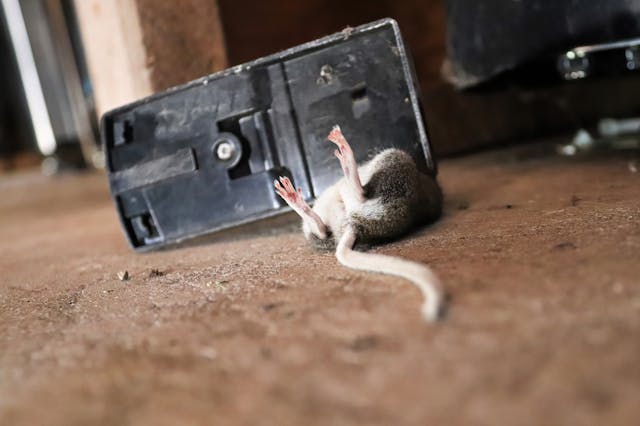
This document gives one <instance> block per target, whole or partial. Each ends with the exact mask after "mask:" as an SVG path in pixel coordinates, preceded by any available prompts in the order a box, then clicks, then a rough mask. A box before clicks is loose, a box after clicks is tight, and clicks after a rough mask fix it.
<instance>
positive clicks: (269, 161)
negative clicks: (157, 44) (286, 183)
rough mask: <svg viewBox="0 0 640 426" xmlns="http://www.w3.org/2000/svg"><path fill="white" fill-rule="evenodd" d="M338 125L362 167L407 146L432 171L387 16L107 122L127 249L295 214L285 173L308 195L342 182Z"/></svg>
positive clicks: (173, 92)
mask: <svg viewBox="0 0 640 426" xmlns="http://www.w3.org/2000/svg"><path fill="white" fill-rule="evenodd" d="M335 124H339V125H340V126H341V128H342V130H343V132H344V134H345V136H346V137H347V139H348V140H349V142H350V144H351V146H352V148H353V151H354V153H355V156H356V159H357V160H358V162H359V163H360V162H363V161H365V160H367V159H368V158H370V157H371V156H373V154H375V153H377V152H379V151H381V150H383V149H385V148H388V147H397V148H401V149H404V150H406V151H407V152H409V153H410V154H412V155H413V157H414V158H415V159H416V161H417V163H418V165H419V167H420V168H421V169H423V171H425V172H427V173H431V174H435V164H434V160H433V158H432V155H431V150H430V147H429V141H428V139H427V133H426V131H425V126H424V122H423V118H422V114H421V110H420V104H419V95H418V92H417V89H416V81H415V78H414V74H413V69H412V64H411V61H410V58H409V56H408V54H407V52H406V50H405V47H404V43H403V41H402V38H401V36H400V31H399V29H398V25H397V23H396V22H395V21H394V20H392V19H384V20H381V21H377V22H373V23H370V24H367V25H363V26H360V27H357V28H355V29H346V30H344V31H342V32H340V33H337V34H334V35H331V36H328V37H325V38H322V39H319V40H315V41H312V42H310V43H306V44H303V45H301V46H297V47H294V48H291V49H288V50H285V51H283V52H280V53H276V54H274V55H271V56H267V57H264V58H260V59H258V60H255V61H253V62H249V63H246V64H243V65H238V66H236V67H233V68H230V69H228V70H225V71H222V72H219V73H216V74H212V75H209V76H207V77H203V78H201V79H198V80H195V81H192V82H190V83H188V84H185V85H183V86H178V87H175V88H172V89H169V90H167V91H165V92H162V93H158V94H155V95H153V96H150V97H148V98H145V99H142V100H140V101H138V102H135V103H132V104H129V105H126V106H123V107H121V108H118V109H116V110H113V111H110V112H108V113H106V114H105V115H104V116H103V117H102V128H101V129H102V142H103V144H104V149H105V155H106V164H107V172H108V178H109V184H110V186H111V192H112V194H113V198H114V201H115V203H116V208H117V210H118V214H119V216H120V220H121V222H122V225H123V227H124V230H125V233H126V235H127V238H128V239H129V242H130V244H131V246H132V247H134V248H135V249H136V250H147V249H152V248H159V247H163V246H165V245H167V244H171V243H177V242H180V241H183V240H185V239H188V238H191V237H195V236H201V235H204V234H208V233H212V232H215V231H218V230H222V229H225V228H229V227H232V226H235V225H239V224H243V223H247V222H251V221H255V220H258V219H262V218H266V217H269V216H273V215H276V214H278V213H281V212H284V211H287V210H289V207H287V205H286V204H285V203H284V201H282V200H281V199H280V198H279V197H278V196H277V194H276V193H275V192H274V190H273V181H274V179H276V178H277V177H278V176H288V177H290V178H291V179H292V180H293V181H294V184H295V185H296V186H298V187H301V188H302V191H303V194H304V196H305V198H307V199H313V198H314V197H316V196H317V195H319V194H320V193H321V192H322V191H324V190H325V189H326V188H327V187H329V186H330V185H331V184H332V183H334V182H335V181H336V180H337V179H338V178H339V177H340V176H341V174H342V171H341V169H340V165H339V163H338V161H337V160H336V159H335V157H334V155H333V151H334V149H335V146H334V145H333V144H332V143H329V142H327V140H326V136H327V134H328V133H329V131H330V130H331V128H332V127H333V126H334V125H335Z"/></svg>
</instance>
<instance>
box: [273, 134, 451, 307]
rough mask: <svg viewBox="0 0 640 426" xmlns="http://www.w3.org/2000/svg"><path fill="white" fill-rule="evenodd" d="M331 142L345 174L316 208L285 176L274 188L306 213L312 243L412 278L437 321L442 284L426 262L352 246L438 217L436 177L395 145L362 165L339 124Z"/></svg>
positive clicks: (355, 262)
mask: <svg viewBox="0 0 640 426" xmlns="http://www.w3.org/2000/svg"><path fill="white" fill-rule="evenodd" d="M328 140H329V141H331V142H333V143H334V144H336V145H337V147H338V149H337V150H336V151H335V155H336V157H337V158H338V160H339V161H340V165H341V167H342V170H343V173H344V177H342V178H341V179H339V180H338V181H337V182H336V183H335V184H333V185H332V186H330V187H329V188H327V189H326V190H325V191H324V192H323V193H322V194H321V195H320V196H319V197H318V198H317V199H316V201H315V203H314V205H313V208H311V207H309V205H308V204H307V203H306V202H305V201H304V199H303V197H302V195H301V191H300V190H299V189H298V190H296V189H295V188H294V187H293V185H292V183H291V181H290V180H289V179H288V178H286V177H281V178H280V180H279V181H275V182H274V186H275V189H276V192H277V193H278V194H279V195H280V196H281V197H282V198H283V199H284V200H285V201H286V202H287V204H289V206H291V207H292V208H293V210H294V211H296V212H297V213H298V214H299V215H300V216H301V217H302V231H303V233H304V235H305V237H306V238H307V239H308V240H309V241H310V242H311V243H312V244H313V246H314V247H316V248H319V249H326V250H333V249H335V250H336V257H337V259H338V261H339V262H340V263H341V264H343V265H345V266H347V267H350V268H354V269H359V270H366V271H371V272H379V273H386V274H390V275H395V276H399V277H402V278H405V279H407V280H409V281H411V282H412V283H414V284H415V285H416V286H417V287H418V288H419V289H420V290H421V291H422V293H423V296H424V303H423V306H422V313H423V316H424V317H425V318H426V319H428V320H435V319H437V318H438V317H439V315H440V312H441V304H442V299H443V298H442V294H441V289H440V287H441V286H440V283H439V281H438V278H437V277H436V275H435V274H434V273H433V272H431V270H430V269H429V268H428V267H427V266H426V265H423V264H420V263H416V262H412V261H408V260H404V259H401V258H397V257H392V256H387V255H382V254H377V253H367V252H362V251H357V250H354V248H355V247H356V246H358V248H360V247H361V246H371V245H375V244H380V243H384V242H387V241H390V240H393V239H396V238H398V237H400V236H402V235H405V234H407V233H408V232H409V231H411V230H412V229H414V228H416V227H417V226H420V225H424V224H427V223H430V222H432V221H434V220H436V219H437V218H438V217H440V214H441V212H442V199H443V196H442V191H441V189H440V187H439V185H438V183H437V181H436V179H435V177H433V176H430V175H426V174H424V173H422V172H420V171H419V170H418V168H417V167H416V164H415V162H414V160H413V158H412V157H411V156H410V155H409V154H408V153H406V152H404V151H402V150H399V149H395V148H390V149H386V150H384V151H382V152H380V153H378V154H377V155H375V156H374V157H373V158H372V159H371V160H369V161H368V162H366V163H364V164H363V165H361V166H358V165H357V164H356V161H355V158H354V156H353V152H352V151H351V148H350V146H349V144H348V142H347V141H346V139H345V137H344V136H343V134H342V132H341V130H340V128H339V127H338V126H335V127H334V128H333V130H332V131H331V133H329V136H328Z"/></svg>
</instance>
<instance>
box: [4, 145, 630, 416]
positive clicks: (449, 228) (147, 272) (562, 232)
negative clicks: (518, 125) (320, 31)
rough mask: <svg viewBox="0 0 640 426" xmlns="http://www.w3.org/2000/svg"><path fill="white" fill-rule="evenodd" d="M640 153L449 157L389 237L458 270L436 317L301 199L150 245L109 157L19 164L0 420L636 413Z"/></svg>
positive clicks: (13, 187) (10, 222)
mask: <svg viewBox="0 0 640 426" xmlns="http://www.w3.org/2000/svg"><path fill="white" fill-rule="evenodd" d="M639 164H640V162H639V161H638V159H637V157H636V159H635V160H634V159H633V158H630V157H629V155H624V154H618V155H613V156H611V155H608V156H604V157H603V156H599V157H595V156H593V157H588V158H584V157H581V158H560V157H557V156H556V155H555V154H551V153H550V154H545V150H543V149H538V148H535V149H534V148H531V147H527V148H518V149H507V150H501V151H495V152H490V153H483V154H476V155H473V156H469V157H465V158H459V159H453V160H447V161H444V162H442V163H441V165H440V180H441V183H442V186H443V187H444V190H445V192H446V195H447V201H446V207H445V214H444V216H443V218H442V220H440V221H439V222H438V223H436V224H434V225H432V226H430V227H428V228H425V229H421V230H418V231H417V232H416V233H415V234H413V235H412V236H410V237H407V238H405V239H403V240H401V241H397V242H394V243H392V244H389V245H386V246H383V247H380V248H378V249H376V250H377V251H379V252H383V253H388V254H394V255H399V256H403V257H405V258H409V259H413V260H417V261H420V262H425V263H428V264H430V265H432V266H433V268H434V269H435V271H437V273H438V274H440V276H441V278H442V280H443V282H444V283H445V286H446V289H447V291H448V293H449V295H450V309H449V312H448V316H447V318H446V320H445V321H443V322H442V323H440V324H437V325H428V324H424V323H423V322H421V320H420V317H419V304H420V299H419V294H418V292H417V291H416V290H415V289H414V288H413V287H412V286H411V285H409V284H407V283H405V282H403V281H402V280H400V279H396V278H392V277H387V276H381V275H374V274H368V273H362V272H355V271H351V270H347V269H345V268H343V267H341V266H339V265H338V264H337V263H336V260H335V258H334V257H333V256H332V255H331V254H318V253H317V252H314V251H312V249H311V248H309V247H308V246H307V244H306V242H305V240H304V239H303V237H302V236H301V234H300V233H299V232H297V228H296V225H295V224H294V221H295V219H294V218H293V217H292V216H285V217H282V218H281V219H280V220H279V221H275V222H272V223H271V224H269V226H267V227H264V226H263V227H251V228H248V229H244V230H240V231H234V232H227V233H224V234H222V235H219V236H218V237H216V238H214V239H213V241H211V242H210V243H209V244H205V245H199V246H192V247H188V248H181V249H174V250H168V251H163V252H159V253H151V254H136V253H134V252H132V251H131V250H130V249H129V247H128V246H127V244H126V242H125V240H124V238H123V235H122V233H121V231H120V229H119V224H118V221H117V218H116V215H115V211H114V208H113V206H112V204H111V200H110V197H109V195H108V190H107V187H106V183H105V178H104V176H103V175H101V174H98V173H96V174H89V175H84V176H62V177H58V178H55V179H53V180H51V179H48V178H44V177H41V176H39V175H36V174H22V175H13V176H8V177H6V176H3V177H2V179H0V193H1V194H2V197H1V199H0V219H1V220H0V271H1V275H0V283H1V285H0V424H2V425H39V424H47V425H88V424H91V425H112V424H113V425H126V424H143V425H146V424H149V425H176V424H194V425H196V424H233V425H236V424H237V425H256V424H267V425H270V424H272V425H276V424H277V425H302V424H304V425H343V424H371V425H391V424H407V425H497V424H509V425H541V424H544V425H631V424H638V423H637V422H638V419H639V418H640V281H639V280H640V172H635V173H634V172H633V170H634V168H635V169H637V168H638V167H640V166H639ZM121 270H127V271H128V272H129V274H130V275H131V279H130V280H128V281H120V280H119V279H118V278H117V274H118V272H119V271H121Z"/></svg>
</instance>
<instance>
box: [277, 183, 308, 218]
mask: <svg viewBox="0 0 640 426" xmlns="http://www.w3.org/2000/svg"><path fill="white" fill-rule="evenodd" d="M273 186H274V187H275V189H276V193H277V194H278V195H279V196H280V197H282V199H283V200H284V201H286V202H287V204H288V205H289V206H290V207H291V208H293V209H294V210H303V211H304V210H307V209H309V205H308V204H307V203H306V201H304V198H303V197H302V189H301V188H298V189H296V188H295V187H294V186H293V184H292V183H291V180H290V179H289V178H288V177H286V176H284V177H283V176H280V181H279V182H278V181H277V180H274V181H273Z"/></svg>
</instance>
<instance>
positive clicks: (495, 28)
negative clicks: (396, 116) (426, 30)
mask: <svg viewBox="0 0 640 426" xmlns="http://www.w3.org/2000/svg"><path fill="white" fill-rule="evenodd" d="M446 7H447V51H448V57H449V64H450V70H451V75H450V77H451V79H452V80H453V81H454V82H455V84H456V85H457V86H458V87H460V88H469V87H472V86H475V85H478V84H480V83H483V82H487V81H489V80H491V79H492V78H494V77H497V76H498V75H499V74H501V73H504V72H506V71H510V70H516V69H518V68H519V67H525V68H529V69H530V68H531V63H534V62H536V61H539V60H545V62H546V58H547V57H549V56H550V55H551V56H553V57H554V59H555V58H556V57H557V55H558V54H559V53H561V52H566V51H567V50H568V49H569V48H571V47H573V46H584V45H592V44H599V43H610V42H615V41H617V40H624V39H631V38H637V37H640V2H638V1H630V0H554V1H547V0H529V1H486V0H480V1H468V0H446ZM567 59H570V58H567ZM574 59H575V60H576V61H575V62H573V63H572V64H571V65H572V66H574V65H575V66H576V67H578V69H577V70H575V72H574V74H573V75H575V76H579V75H581V71H582V70H581V69H580V67H581V64H582V61H580V60H579V58H578V57H576V58H574ZM574 59H570V60H572V61H573V60H574ZM552 66H553V65H552ZM569 75H571V71H569Z"/></svg>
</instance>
